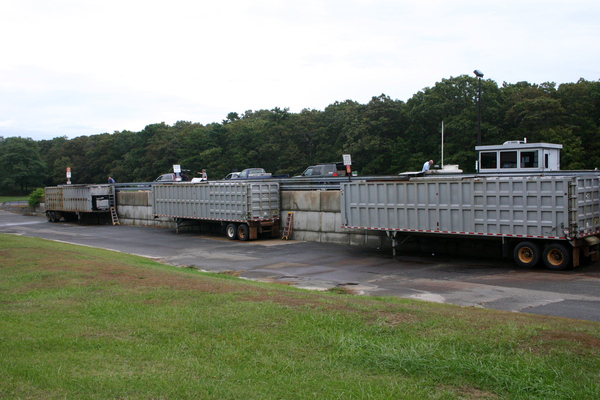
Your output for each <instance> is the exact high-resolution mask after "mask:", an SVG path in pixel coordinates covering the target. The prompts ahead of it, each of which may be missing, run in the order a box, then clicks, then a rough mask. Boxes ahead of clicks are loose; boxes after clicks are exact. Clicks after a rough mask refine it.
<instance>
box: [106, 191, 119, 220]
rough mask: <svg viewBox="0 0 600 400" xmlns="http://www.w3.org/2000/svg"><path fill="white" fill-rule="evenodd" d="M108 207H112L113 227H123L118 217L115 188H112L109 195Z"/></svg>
mask: <svg viewBox="0 0 600 400" xmlns="http://www.w3.org/2000/svg"><path fill="white" fill-rule="evenodd" d="M108 205H109V206H110V219H111V220H112V224H113V225H121V223H120V222H119V216H118V215H117V210H116V209H115V207H116V206H117V202H116V201H115V187H114V186H113V187H112V188H111V193H110V194H109V195H108Z"/></svg>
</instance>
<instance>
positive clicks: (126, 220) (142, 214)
mask: <svg viewBox="0 0 600 400" xmlns="http://www.w3.org/2000/svg"><path fill="white" fill-rule="evenodd" d="M117 215H118V216H119V222H120V223H121V224H123V225H142V226H157V227H162V228H170V229H175V222H173V219H172V218H166V217H159V218H154V216H152V192H150V191H147V190H145V191H143V190H140V191H139V192H117Z"/></svg>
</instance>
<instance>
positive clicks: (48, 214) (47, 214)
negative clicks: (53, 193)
mask: <svg viewBox="0 0 600 400" xmlns="http://www.w3.org/2000/svg"><path fill="white" fill-rule="evenodd" d="M46 219H47V220H48V222H54V221H52V219H53V218H52V211H46Z"/></svg>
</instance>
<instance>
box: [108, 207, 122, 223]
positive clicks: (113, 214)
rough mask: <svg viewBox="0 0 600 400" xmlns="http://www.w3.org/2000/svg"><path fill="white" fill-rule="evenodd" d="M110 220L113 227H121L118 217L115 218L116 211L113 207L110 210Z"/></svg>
mask: <svg viewBox="0 0 600 400" xmlns="http://www.w3.org/2000/svg"><path fill="white" fill-rule="evenodd" d="M110 218H111V219H112V224H113V225H121V223H120V222H119V217H118V216H117V211H116V210H115V208H114V207H111V208H110Z"/></svg>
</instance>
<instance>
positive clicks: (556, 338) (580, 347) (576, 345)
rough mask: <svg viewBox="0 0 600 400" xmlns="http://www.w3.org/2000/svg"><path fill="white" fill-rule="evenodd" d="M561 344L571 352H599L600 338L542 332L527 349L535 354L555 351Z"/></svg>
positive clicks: (560, 332)
mask: <svg viewBox="0 0 600 400" xmlns="http://www.w3.org/2000/svg"><path fill="white" fill-rule="evenodd" d="M558 342H563V343H564V344H565V345H566V346H568V348H569V349H570V350H571V351H573V352H584V351H589V350H591V351H595V352H600V338H598V337H596V336H592V335H590V334H587V333H584V332H565V331H544V332H541V333H540V334H539V335H536V336H534V337H533V338H531V342H530V343H529V346H527V348H531V349H532V350H534V351H537V352H546V351H550V350H551V349H552V350H555V349H556V348H557V343H558Z"/></svg>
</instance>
